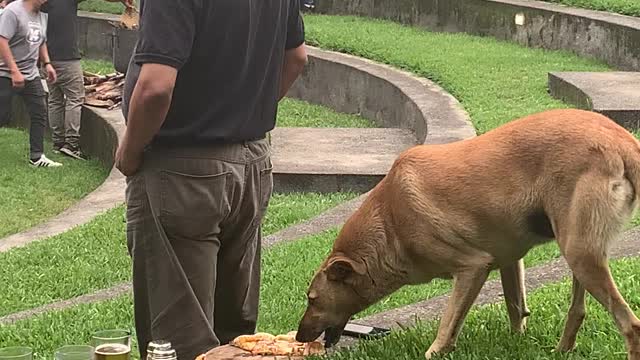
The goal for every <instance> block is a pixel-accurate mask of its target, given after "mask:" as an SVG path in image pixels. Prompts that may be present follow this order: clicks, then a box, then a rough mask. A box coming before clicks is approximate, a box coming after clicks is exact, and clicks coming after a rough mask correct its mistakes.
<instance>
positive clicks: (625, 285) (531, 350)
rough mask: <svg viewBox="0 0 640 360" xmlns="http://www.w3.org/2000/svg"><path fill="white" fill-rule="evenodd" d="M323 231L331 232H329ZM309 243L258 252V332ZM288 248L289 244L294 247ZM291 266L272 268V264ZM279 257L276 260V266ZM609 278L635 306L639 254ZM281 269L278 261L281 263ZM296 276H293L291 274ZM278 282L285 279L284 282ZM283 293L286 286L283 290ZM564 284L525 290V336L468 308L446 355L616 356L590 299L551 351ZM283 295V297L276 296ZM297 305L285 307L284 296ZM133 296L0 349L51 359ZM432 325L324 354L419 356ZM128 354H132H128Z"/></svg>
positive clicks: (2, 339)
mask: <svg viewBox="0 0 640 360" xmlns="http://www.w3.org/2000/svg"><path fill="white" fill-rule="evenodd" d="M327 235H333V233H332V232H328V233H327ZM313 241H319V242H323V241H325V240H323V239H322V236H317V237H315V238H314V237H312V238H310V239H309V240H308V241H307V242H306V243H304V242H303V243H300V244H296V245H297V246H299V247H297V248H296V250H297V253H296V260H297V261H296V262H291V260H290V259H291V256H290V254H289V256H288V257H286V258H283V257H281V255H280V252H281V251H284V250H282V249H283V248H284V247H282V248H281V249H273V250H268V251H267V252H266V253H265V255H264V262H265V265H266V266H268V267H269V269H268V270H267V271H266V272H265V275H264V279H265V280H264V284H263V294H262V306H261V312H260V324H259V330H260V331H272V332H279V331H289V330H292V329H295V328H296V326H297V322H298V321H299V319H300V315H301V310H302V309H303V304H304V300H303V298H304V291H303V288H304V287H302V286H298V285H296V286H298V291H302V292H301V293H293V294H292V293H289V292H288V291H291V290H292V286H289V285H286V284H287V283H289V282H290V280H291V279H292V277H291V275H292V274H294V271H293V270H294V269H297V270H299V271H302V272H303V273H306V276H308V275H309V271H308V270H309V269H308V268H304V266H302V265H300V264H301V263H308V264H312V263H315V262H316V261H317V259H316V257H315V255H309V254H307V251H304V249H308V248H309V245H310V243H311V242H313ZM292 251H293V249H292ZM285 261H286V262H287V264H286V265H285V266H284V268H286V269H290V270H287V271H285V273H283V272H280V273H279V272H277V271H276V270H275V267H274V266H275V265H280V266H283V265H284V264H283V262H285ZM279 262H280V264H278V263H279ZM613 268H614V276H615V277H616V279H617V281H618V282H619V284H620V286H621V288H622V289H623V290H622V292H623V295H624V296H626V298H627V300H628V301H629V302H630V305H631V307H632V308H634V309H637V308H638V307H640V295H639V294H640V282H639V281H638V277H637V274H638V273H640V260H638V259H636V260H619V261H615V262H614V263H613ZM281 269H282V267H281ZM294 281H297V280H295V279H294ZM283 284H284V285H283ZM283 291H287V292H283ZM569 293H570V283H569V282H567V281H565V282H563V283H561V284H554V285H549V286H547V287H545V288H542V289H540V290H538V291H536V292H533V293H532V294H530V295H529V304H530V309H531V310H532V317H531V318H530V321H529V329H528V331H527V334H526V335H525V336H521V337H519V336H515V335H511V334H510V333H509V326H508V320H507V315H506V310H505V309H504V305H503V304H502V303H499V304H497V305H492V306H487V307H483V308H476V310H473V311H472V312H471V314H470V316H469V318H468V320H467V323H466V326H465V327H464V328H463V331H462V334H461V337H460V341H459V347H458V350H457V351H456V352H455V353H454V354H452V355H450V356H449V357H446V359H474V360H475V359H505V358H507V357H505V356H506V355H505V354H509V355H508V358H511V359H531V360H535V359H607V360H608V359H611V360H613V359H620V358H622V357H621V355H620V351H622V340H621V338H620V337H619V336H618V335H617V332H616V330H615V328H614V326H613V324H612V322H611V320H610V318H609V317H608V314H606V313H605V312H604V311H603V310H602V307H601V306H599V304H597V303H595V301H593V300H592V299H589V300H590V303H589V310H588V312H589V313H588V315H587V320H586V321H585V328H584V330H582V331H581V332H580V333H579V338H578V342H579V347H578V349H577V352H576V353H574V354H572V355H567V356H563V355H558V354H554V353H552V352H551V349H552V348H553V347H554V346H555V343H556V341H557V340H558V338H559V334H560V331H561V328H562V321H563V320H564V316H565V312H566V310H567V308H568V306H569ZM282 294H288V296H282ZM291 296H292V297H293V298H294V299H295V302H296V303H297V304H296V305H295V307H292V306H291V300H288V298H289V297H291ZM132 308H133V305H132V300H131V296H130V295H125V296H122V297H120V298H118V299H115V300H110V301H105V302H102V303H98V304H92V305H81V306H77V307H73V308H70V309H67V310H63V311H53V312H49V313H46V314H43V315H40V316H37V317H35V318H33V319H30V320H25V321H20V322H18V323H16V324H13V325H5V326H2V325H0V347H2V346H8V345H14V344H30V345H31V346H33V347H35V348H36V349H37V351H38V354H37V358H39V359H43V358H46V357H50V356H51V354H52V352H53V350H54V349H55V348H56V347H58V346H60V345H62V344H71V343H84V342H87V341H88V340H89V339H90V334H91V333H92V332H93V331H96V330H99V329H106V328H113V327H118V328H121V327H125V328H132V327H133V313H132V311H133V310H132ZM436 326H437V324H436V323H432V322H430V323H426V324H421V326H419V327H417V328H415V329H410V330H408V331H404V332H396V333H394V334H392V335H391V336H390V337H388V338H386V339H384V340H380V341H372V342H367V343H362V344H360V345H359V346H358V347H356V348H355V349H354V350H353V351H344V352H341V353H338V354H335V355H333V356H331V357H329V358H330V359H332V360H361V359H384V360H387V359H394V360H396V359H407V360H409V359H421V358H422V357H421V356H422V354H423V353H424V351H426V349H427V347H428V346H429V344H430V342H431V341H432V340H433V339H434V337H435V330H436ZM134 358H137V354H136V353H134Z"/></svg>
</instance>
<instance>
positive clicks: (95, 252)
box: [0, 193, 355, 316]
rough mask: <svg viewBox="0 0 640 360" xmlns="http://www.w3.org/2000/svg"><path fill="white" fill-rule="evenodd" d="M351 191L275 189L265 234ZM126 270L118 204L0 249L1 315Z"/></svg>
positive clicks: (116, 277) (100, 283)
mask: <svg viewBox="0 0 640 360" xmlns="http://www.w3.org/2000/svg"><path fill="white" fill-rule="evenodd" d="M354 196H355V194H353V193H336V194H327V195H320V194H313V193H309V194H291V195H282V194H274V196H273V198H272V200H271V204H270V205H269V209H268V212H267V215H266V218H265V220H264V234H266V235H268V234H272V233H274V232H277V231H279V230H282V229H284V228H286V227H288V226H291V225H293V224H296V223H298V222H301V221H303V220H305V219H308V218H310V217H312V216H314V215H316V214H319V213H320V212H322V211H324V210H326V209H329V208H331V207H333V206H335V205H337V204H339V203H341V202H344V201H346V200H348V199H351V198H353V197H354ZM288 261H290V259H288ZM130 272H131V266H130V259H129V255H128V253H127V248H126V240H125V223H124V213H123V207H118V208H116V209H112V210H110V211H108V212H106V213H105V214H102V215H100V216H98V217H97V218H96V219H94V220H93V221H91V222H90V223H88V224H84V225H82V226H79V227H76V228H74V229H72V230H70V231H68V232H66V233H63V234H60V235H58V236H54V237H52V238H49V239H47V240H44V241H38V242H35V243H32V244H29V245H28V246H26V247H23V248H17V249H13V250H10V251H8V252H5V253H0V279H3V280H2V285H1V287H2V291H0V316H2V315H6V314H10V313H13V312H17V311H20V310H25V309H30V308H33V307H36V306H40V305H44V304H47V303H51V302H54V301H58V300H63V299H69V298H72V297H75V296H79V295H83V294H87V293H90V292H92V291H96V290H99V289H104V288H107V287H109V286H113V285H115V284H117V283H120V282H123V281H128V280H129V279H130ZM61 279H64V281H61Z"/></svg>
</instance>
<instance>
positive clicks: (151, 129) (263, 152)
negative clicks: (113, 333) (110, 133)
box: [116, 0, 307, 359]
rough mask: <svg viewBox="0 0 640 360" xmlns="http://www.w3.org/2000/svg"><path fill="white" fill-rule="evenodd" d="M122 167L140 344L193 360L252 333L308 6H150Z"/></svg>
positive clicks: (222, 1)
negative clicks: (276, 149)
mask: <svg viewBox="0 0 640 360" xmlns="http://www.w3.org/2000/svg"><path fill="white" fill-rule="evenodd" d="M140 11H141V19H140V30H139V31H140V33H139V38H138V43H137V48H136V50H135V52H134V56H133V58H132V61H131V63H130V65H129V71H128V72H127V81H126V84H125V93H124V106H123V111H124V114H125V115H126V117H127V129H126V132H125V134H124V137H123V139H122V143H121V144H120V147H119V149H118V152H117V155H116V164H117V165H116V166H117V167H118V169H120V171H122V173H123V174H124V175H126V176H127V177H128V178H127V190H126V199H127V240H128V243H129V251H130V253H131V256H132V258H133V284H134V285H133V287H134V298H135V301H134V302H135V319H136V330H137V336H138V344H139V347H140V352H141V356H142V358H144V357H145V356H146V346H147V343H148V342H149V341H150V340H152V339H165V340H169V341H171V343H172V344H173V345H174V346H175V348H176V351H177V353H178V358H179V359H194V358H195V357H196V356H197V355H199V354H201V353H203V352H206V351H208V350H210V349H211V348H213V347H216V346H218V345H220V344H225V343H228V342H229V341H230V340H232V339H233V338H234V337H236V336H238V335H241V334H249V333H253V332H255V329H256V321H257V317H258V300H259V291H260V247H261V244H260V243H261V235H260V224H261V222H262V218H263V216H264V213H265V211H266V209H267V205H268V203H269V199H270V196H271V192H272V187H273V180H272V174H271V171H272V165H271V160H270V148H269V142H268V141H267V140H266V138H265V134H266V133H267V132H269V131H270V130H272V129H273V128H274V126H275V120H276V110H277V105H278V101H279V100H280V99H281V98H282V97H283V96H284V95H285V94H286V92H287V91H288V89H289V87H290V86H291V85H292V84H293V82H294V81H295V79H296V78H297V77H298V76H299V74H300V73H301V72H302V69H303V67H304V65H305V64H306V61H307V55H306V51H305V47H304V25H303V20H302V16H301V14H300V1H299V0H233V1H228V0H180V1H176V0H151V1H149V0H142V3H141V8H140Z"/></svg>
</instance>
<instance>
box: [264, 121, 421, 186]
mask: <svg viewBox="0 0 640 360" xmlns="http://www.w3.org/2000/svg"><path fill="white" fill-rule="evenodd" d="M271 141H272V146H273V158H272V159H273V170H274V172H275V173H283V174H292V173H293V174H319V175H337V174H339V175H385V174H386V173H387V171H389V168H391V165H392V164H393V161H394V160H395V159H396V157H397V156H398V155H399V154H400V153H401V152H402V151H403V150H405V149H407V148H409V147H411V146H413V145H415V144H416V138H415V135H414V134H413V132H412V131H409V130H404V129H335V128H333V129H332V128H327V129H320V128H276V129H275V130H274V131H273V132H272V140H271Z"/></svg>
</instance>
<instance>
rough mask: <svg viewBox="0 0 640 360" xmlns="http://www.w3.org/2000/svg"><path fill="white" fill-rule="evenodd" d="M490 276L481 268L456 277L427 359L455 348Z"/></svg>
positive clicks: (466, 271) (468, 270)
mask: <svg viewBox="0 0 640 360" xmlns="http://www.w3.org/2000/svg"><path fill="white" fill-rule="evenodd" d="M488 275H489V270H488V268H487V267H481V268H473V269H467V270H465V271H464V272H461V273H458V274H456V275H455V276H454V283H453V291H452V292H451V295H450V296H449V303H448V304H447V308H446V309H445V312H444V315H443V316H442V318H441V319H440V326H439V328H438V335H437V336H436V339H435V341H434V342H433V343H432V344H431V346H430V347H429V350H427V353H426V354H425V357H426V358H427V359H431V357H432V356H434V355H435V354H442V353H447V352H450V351H452V350H453V349H454V348H455V346H456V340H457V338H458V334H460V329H461V328H462V324H463V323H464V319H465V317H466V316H467V313H468V312H469V309H470V308H471V305H473V303H474V301H475V300H476V298H477V297H478V294H479V293H480V290H481V289H482V285H484V282H485V281H486V280H487V276H488Z"/></svg>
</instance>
